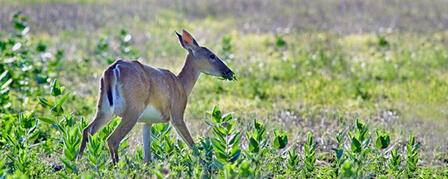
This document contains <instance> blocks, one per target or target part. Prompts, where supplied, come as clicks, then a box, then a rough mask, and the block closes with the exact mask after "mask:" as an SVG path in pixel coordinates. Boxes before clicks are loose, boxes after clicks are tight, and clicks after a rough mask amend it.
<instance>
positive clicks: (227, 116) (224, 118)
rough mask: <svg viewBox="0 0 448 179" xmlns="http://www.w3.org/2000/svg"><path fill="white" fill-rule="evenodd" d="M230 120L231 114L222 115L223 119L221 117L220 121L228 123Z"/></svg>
mask: <svg viewBox="0 0 448 179" xmlns="http://www.w3.org/2000/svg"><path fill="white" fill-rule="evenodd" d="M232 119H233V115H232V113H228V114H226V115H224V117H222V121H230V120H232Z"/></svg>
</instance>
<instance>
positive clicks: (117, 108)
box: [111, 65, 124, 115]
mask: <svg viewBox="0 0 448 179" xmlns="http://www.w3.org/2000/svg"><path fill="white" fill-rule="evenodd" d="M118 66H119V65H117V66H115V68H114V83H113V86H112V87H111V88H112V89H111V91H112V96H113V100H114V103H113V105H112V106H111V112H112V114H118V115H121V114H122V113H123V111H124V104H123V100H122V98H121V88H120V85H119V80H120V68H119V67H118Z"/></svg>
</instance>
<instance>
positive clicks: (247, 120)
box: [0, 1, 448, 178]
mask: <svg viewBox="0 0 448 179" xmlns="http://www.w3.org/2000/svg"><path fill="white" fill-rule="evenodd" d="M85 3H89V2H87V1H86V2H85ZM158 13H159V14H158V15H157V19H158V20H157V22H145V23H143V22H142V21H141V20H138V19H137V20H130V21H128V22H127V23H128V24H126V25H129V26H128V27H127V28H126V29H125V28H120V27H103V28H100V29H98V30H95V31H93V32H90V33H87V32H85V31H84V30H81V29H74V30H63V31H59V32H58V34H53V35H50V34H47V33H46V32H33V30H32V26H30V25H29V17H27V16H26V15H24V14H22V13H16V14H15V15H14V16H13V17H12V21H11V23H10V25H9V27H11V30H10V31H1V32H0V34H2V35H1V36H0V37H1V38H0V106H1V108H0V118H1V119H0V126H1V128H2V129H3V130H2V131H1V136H0V151H1V152H0V156H1V158H2V160H1V161H0V177H5V178H7V177H12V178H17V177H21V176H23V177H29V178H31V177H36V178H37V177H39V178H40V177H42V178H43V177H52V178H55V177H62V178H72V177H86V178H88V177H97V178H110V177H119V178H124V177H136V178H137V177H143V176H152V177H157V178H164V177H169V178H179V177H183V178H192V177H194V178H271V177H275V178H294V177H320V178H329V177H331V178H349V177H351V178H372V177H375V178H380V177H382V178H395V177H396V178H407V177H423V178H430V177H437V178H441V177H448V163H447V161H448V154H447V152H446V143H447V140H448V138H447V136H448V133H447V131H448V128H447V126H448V122H447V120H446V119H447V118H448V111H447V109H448V98H447V94H448V81H447V79H448V70H447V67H448V50H447V49H448V48H447V41H446V39H448V33H446V32H443V31H442V32H434V33H430V34H431V35H421V34H414V33H406V32H403V33H394V32H391V33H381V34H370V33H367V34H351V35H337V34H334V33H331V32H320V31H313V32H298V31H288V30H286V29H283V30H280V31H279V32H277V33H269V32H260V33H243V32H240V31H237V30H236V29H237V28H236V27H235V26H236V24H235V23H234V22H233V20H232V19H229V18H222V19H219V18H218V19H216V17H207V18H205V19H202V20H189V19H188V18H187V17H184V16H182V14H180V15H179V14H175V13H173V11H172V10H166V11H160V12H158ZM179 19H180V21H179ZM182 28H185V29H195V30H191V31H192V32H193V34H194V36H195V37H197V38H198V42H199V43H200V44H204V45H205V46H207V47H209V48H210V49H212V50H214V51H215V52H217V53H218V54H219V55H218V56H220V57H221V58H223V59H224V60H225V61H226V63H227V64H229V66H230V68H231V69H232V70H234V71H235V72H236V73H237V75H238V81H235V82H228V81H222V80H218V79H217V78H215V77H210V76H206V75H202V76H201V77H200V80H199V81H198V83H197V85H196V86H195V88H194V89H193V92H192V94H191V96H190V99H189V103H188V107H187V110H186V112H187V114H186V122H187V126H188V127H189V129H190V131H191V132H192V135H193V136H194V138H195V142H196V145H195V146H194V147H193V148H192V149H190V148H188V147H187V146H186V145H185V143H184V142H183V141H182V140H180V138H178V137H177V135H176V133H175V132H173V131H174V130H172V127H171V125H170V124H168V123H167V124H155V125H153V127H152V143H151V151H152V154H153V156H152V157H153V159H152V163H151V164H146V163H145V162H144V157H143V145H141V132H140V131H138V130H133V132H132V133H134V134H131V135H129V136H128V137H127V138H126V139H125V140H124V141H122V143H121V145H120V148H119V151H120V152H119V153H120V159H121V160H120V162H119V163H118V164H117V165H116V166H113V165H112V162H111V158H110V156H109V152H108V149H107V145H106V138H107V136H108V135H109V134H110V133H111V132H112V131H113V129H114V128H115V127H116V126H117V125H118V124H119V122H120V118H115V119H113V120H112V121H111V122H110V123H109V124H108V125H107V126H105V127H104V128H103V129H102V130H100V131H99V132H98V133H97V134H95V135H93V136H90V137H89V142H88V144H87V148H86V152H85V154H84V156H83V158H81V159H80V160H77V157H78V149H79V144H80V141H81V131H82V129H83V128H84V127H85V126H87V124H88V122H89V121H90V120H91V117H92V115H93V113H94V112H95V111H94V110H95V108H94V107H95V103H96V99H97V98H96V97H97V96H96V95H97V93H98V77H99V75H100V74H101V71H102V70H103V69H104V68H105V67H106V66H107V65H108V64H110V63H112V62H113V61H114V60H115V59H116V58H117V57H120V58H124V59H139V60H141V61H142V62H144V63H146V64H149V65H153V66H157V67H163V68H168V69H170V70H172V71H174V72H178V71H179V69H180V68H181V65H182V64H183V56H184V55H185V53H186V52H185V51H183V50H182V48H181V47H180V46H179V44H178V42H177V39H176V37H175V34H174V30H180V29H182ZM12 29H13V30H12ZM135 29H138V30H141V31H140V33H142V31H147V35H145V37H143V36H142V35H140V36H139V35H135V34H138V33H133V32H132V30H134V31H135ZM201 35H202V36H201ZM142 39H143V40H142ZM144 40H147V42H142V41H144ZM137 44H138V45H137ZM73 49H75V50H73ZM224 111H226V112H230V111H234V112H230V113H226V114H224V113H225V112H224ZM136 128H137V129H139V128H140V126H137V127H136Z"/></svg>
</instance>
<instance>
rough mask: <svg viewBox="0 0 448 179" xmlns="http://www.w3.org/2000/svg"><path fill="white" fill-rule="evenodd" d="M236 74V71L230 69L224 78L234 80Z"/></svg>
mask: <svg viewBox="0 0 448 179" xmlns="http://www.w3.org/2000/svg"><path fill="white" fill-rule="evenodd" d="M234 74H235V73H233V71H232V70H230V69H229V70H228V71H227V72H225V73H224V75H223V78H224V79H227V80H233V78H234V76H233V75H234Z"/></svg>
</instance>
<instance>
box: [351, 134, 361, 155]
mask: <svg viewBox="0 0 448 179" xmlns="http://www.w3.org/2000/svg"><path fill="white" fill-rule="evenodd" d="M351 148H352V152H355V153H360V152H361V143H360V142H359V141H358V139H356V138H354V137H353V138H352V144H351Z"/></svg>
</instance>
